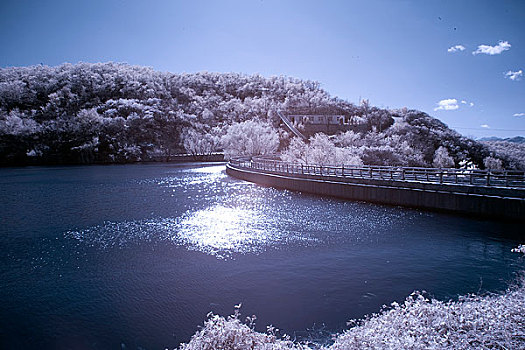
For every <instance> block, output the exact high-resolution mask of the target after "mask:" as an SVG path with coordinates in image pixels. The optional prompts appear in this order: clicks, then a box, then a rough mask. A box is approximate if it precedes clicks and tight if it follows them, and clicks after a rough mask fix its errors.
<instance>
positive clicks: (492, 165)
mask: <svg viewBox="0 0 525 350" xmlns="http://www.w3.org/2000/svg"><path fill="white" fill-rule="evenodd" d="M483 165H485V169H490V170H494V171H503V170H504V169H503V163H502V162H501V159H497V158H494V157H490V156H489V157H486V158H485V159H483Z"/></svg>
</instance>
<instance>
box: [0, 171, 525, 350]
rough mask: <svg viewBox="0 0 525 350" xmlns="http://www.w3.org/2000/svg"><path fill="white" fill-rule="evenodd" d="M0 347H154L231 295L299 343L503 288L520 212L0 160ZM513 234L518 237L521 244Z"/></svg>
mask: <svg viewBox="0 0 525 350" xmlns="http://www.w3.org/2000/svg"><path fill="white" fill-rule="evenodd" d="M0 205H1V210H0V224H1V226H0V248H1V249H2V254H1V255H0V279H1V281H2V282H1V285H0V298H1V300H2V303H1V304H0V347H1V348H7V349H16V348H28V347H31V348H43V349H66V348H88V349H107V348H119V347H120V348H126V349H139V348H142V349H164V348H174V347H176V346H177V345H178V344H179V343H180V342H187V341H188V340H189V338H190V337H191V335H192V334H193V333H194V332H195V331H196V330H197V329H198V326H199V325H201V324H202V322H203V321H204V319H205V318H206V314H207V313H208V312H209V311H213V312H216V313H220V314H223V315H227V314H230V313H231V312H232V311H233V305H234V304H238V303H239V302H242V304H243V307H242V309H241V312H242V313H243V314H244V315H251V314H256V315H257V316H258V319H257V327H258V329H260V330H264V329H265V327H266V325H268V324H273V325H275V326H277V327H279V328H280V329H282V330H283V332H286V333H288V334H292V336H296V337H298V338H300V339H304V338H308V337H316V336H317V335H321V336H327V335H328V334H329V333H330V332H337V331H340V330H341V329H343V328H344V327H345V325H346V321H348V320H350V319H352V318H360V317H363V316H364V315H365V314H369V313H372V312H377V311H379V310H380V308H381V306H382V305H383V304H390V303H391V302H392V301H394V300H397V301H402V300H404V298H405V297H406V296H407V295H409V294H410V293H411V292H412V291H414V290H425V291H427V293H429V294H430V295H431V296H434V297H436V298H439V299H450V298H455V297H457V296H458V295H462V294H466V293H477V292H480V293H484V292H487V291H489V292H497V291H501V290H504V289H505V288H506V287H507V286H508V284H509V283H510V282H511V281H512V280H513V279H514V278H515V274H516V272H517V271H520V270H522V269H523V268H524V262H523V259H522V258H520V257H519V256H518V255H517V254H514V253H511V252H510V250H511V248H513V247H515V246H517V245H518V244H519V243H523V239H524V235H523V229H522V227H521V226H520V225H518V224H512V223H504V222H497V221H486V220H481V219H472V218H465V217H461V216H455V215H446V214H438V213H431V212H424V211H418V210H411V209H406V208H399V207H389V206H379V205H373V204H368V203H360V202H349V201H342V200H337V199H332V198H322V197H316V196H310V195H305V194H301V193H294V192H289V191H283V190H277V189H272V188H266V187H261V186H258V185H255V184H251V183H248V182H243V181H239V180H236V179H233V178H230V177H228V176H227V175H226V174H225V172H224V165H218V164H211V165H210V164H197V163H195V164H185V165H177V164H149V165H113V166H79V167H27V168H8V169H0ZM520 241H521V242H520Z"/></svg>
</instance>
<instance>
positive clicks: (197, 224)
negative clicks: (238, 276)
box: [66, 205, 315, 258]
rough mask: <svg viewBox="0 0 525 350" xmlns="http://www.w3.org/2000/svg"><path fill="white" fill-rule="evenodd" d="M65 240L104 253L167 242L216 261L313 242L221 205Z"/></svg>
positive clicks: (104, 226)
mask: <svg viewBox="0 0 525 350" xmlns="http://www.w3.org/2000/svg"><path fill="white" fill-rule="evenodd" d="M66 236H68V237H71V238H74V239H77V240H79V241H82V242H85V243H87V244H89V245H91V246H99V247H101V248H104V249H105V248H111V247H122V246H124V245H126V244H129V243H131V242H136V241H154V240H161V241H171V242H173V243H175V244H177V245H181V246H185V247H186V248H188V249H191V250H197V251H201V252H203V253H206V254H210V255H214V256H216V257H217V258H231V257H232V255H233V254H234V253H241V254H246V253H256V254H257V253H260V252H262V251H264V250H266V249H268V248H269V247H272V246H273V247H276V246H279V245H281V244H287V243H290V242H301V243H306V244H307V243H308V242H313V241H315V240H314V239H312V238H310V237H308V236H307V235H305V234H293V233H290V232H287V231H283V230H281V229H280V228H279V225H278V222H277V221H276V220H275V219H272V218H271V217H268V216H266V215H264V214H263V213H262V212H257V211H255V210H252V209H241V208H232V207H225V206H222V205H215V206H212V207H209V208H206V209H203V210H198V211H194V212H186V213H185V214H184V215H182V216H180V217H177V218H156V219H149V220H139V221H125V222H106V223H104V224H102V225H97V226H93V227H90V228H87V229H84V230H78V231H68V232H66Z"/></svg>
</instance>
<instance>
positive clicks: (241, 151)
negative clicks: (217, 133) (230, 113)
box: [221, 120, 279, 159]
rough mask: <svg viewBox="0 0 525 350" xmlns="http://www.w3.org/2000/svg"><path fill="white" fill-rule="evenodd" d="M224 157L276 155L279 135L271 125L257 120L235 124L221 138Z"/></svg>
mask: <svg viewBox="0 0 525 350" xmlns="http://www.w3.org/2000/svg"><path fill="white" fill-rule="evenodd" d="M221 143H222V147H223V149H224V157H225V158H226V159H229V158H231V157H237V156H259V155H268V154H272V153H275V152H276V151H277V148H278V147H279V134H278V133H277V131H276V130H275V129H274V128H272V127H271V126H270V125H268V124H266V123H264V122H261V121H255V120H247V121H245V122H241V123H234V124H232V125H231V126H230V127H228V130H227V131H226V134H225V135H224V136H223V137H222V138H221Z"/></svg>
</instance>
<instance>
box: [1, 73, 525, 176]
mask: <svg viewBox="0 0 525 350" xmlns="http://www.w3.org/2000/svg"><path fill="white" fill-rule="evenodd" d="M319 108H323V109H325V110H332V111H337V113H343V114H346V115H349V116H352V125H351V127H350V130H349V131H347V132H346V133H344V134H341V135H338V136H337V135H336V136H332V137H331V138H330V139H329V143H330V145H331V146H330V145H329V146H330V147H335V149H338V150H343V151H344V152H347V153H348V152H350V153H352V157H358V158H359V159H360V161H362V162H364V163H369V164H387V165H417V166H431V165H432V164H435V160H436V156H438V158H439V157H440V156H443V157H445V159H446V160H447V162H448V163H447V162H445V163H447V164H449V165H450V166H461V165H463V166H466V165H467V164H470V165H474V166H477V167H480V168H483V167H484V160H485V159H486V158H487V157H489V156H492V157H491V159H492V158H494V159H496V160H497V161H499V162H500V164H503V166H507V167H509V166H511V167H518V166H519V165H518V164H517V163H516V162H514V161H512V160H511V159H510V158H509V157H506V156H504V155H502V154H499V153H498V152H499V151H497V150H493V151H492V152H491V150H490V149H489V147H487V146H486V145H484V144H482V143H480V142H477V141H474V140H472V139H469V138H466V137H464V136H461V135H460V134H458V133H457V132H455V131H453V130H451V129H449V128H448V127H447V126H446V125H445V124H443V123H442V122H440V121H439V120H437V119H435V118H432V117H430V116H429V115H427V114H425V113H423V112H420V111H415V110H406V109H404V110H395V111H394V110H386V109H379V108H376V107H372V106H370V105H369V104H368V103H363V104H361V105H359V106H356V105H354V104H352V103H349V102H347V101H344V100H341V99H338V98H336V97H332V96H330V94H329V93H328V92H326V91H325V90H323V89H322V88H321V87H320V84H319V83H317V82H313V81H306V80H299V79H293V78H288V77H282V76H281V77H270V78H265V77H262V76H259V75H242V74H235V73H226V74H219V73H196V74H173V73H165V72H157V71H155V70H153V69H151V68H147V67H140V66H130V65H127V64H120V63H97V64H91V63H79V64H74V65H72V64H63V65H60V66H57V67H48V66H32V67H18V68H17V67H15V68H3V69H1V70H0V164H1V165H12V164H47V163H55V164H57V163H58V164H65V163H94V162H97V163H100V162H133V161H147V160H167V159H169V157H170V155H173V154H175V153H181V152H187V151H188V150H189V149H190V148H191V145H190V144H191V142H189V141H191V140H198V141H199V142H200V143H201V144H202V142H204V141H206V145H205V147H204V149H203V150H202V152H211V151H215V150H219V149H221V147H222V146H221V143H220V140H221V137H224V135H225V133H226V132H227V130H228V128H229V126H231V125H232V124H235V123H240V122H244V121H248V120H256V121H260V122H262V123H266V124H268V125H270V126H271V127H272V128H274V129H277V128H279V118H278V117H277V115H276V113H274V112H275V111H276V110H282V111H284V112H285V113H286V112H287V111H294V110H295V111H297V110H308V109H319ZM393 117H397V118H393ZM394 119H395V120H396V122H394ZM276 131H277V130H276ZM318 136H319V135H317V136H316V137H318ZM321 136H322V135H321ZM188 140H189V141H188ZM291 141H292V140H291V139H290V136H289V135H288V134H287V133H286V132H284V130H283V129H282V128H281V129H279V144H280V145H279V150H281V151H285V152H286V150H287V147H288V145H289V143H290V142H291ZM294 142H295V141H294ZM288 150H289V148H288ZM438 150H439V152H438V153H436V152H437V151H438ZM321 151H322V149H321ZM195 152H197V151H195ZM344 152H343V153H344ZM288 153H289V152H288ZM446 157H449V158H446ZM344 159H345V158H344V157H343V161H344ZM352 159H353V158H352ZM501 162H503V163H501Z"/></svg>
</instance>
